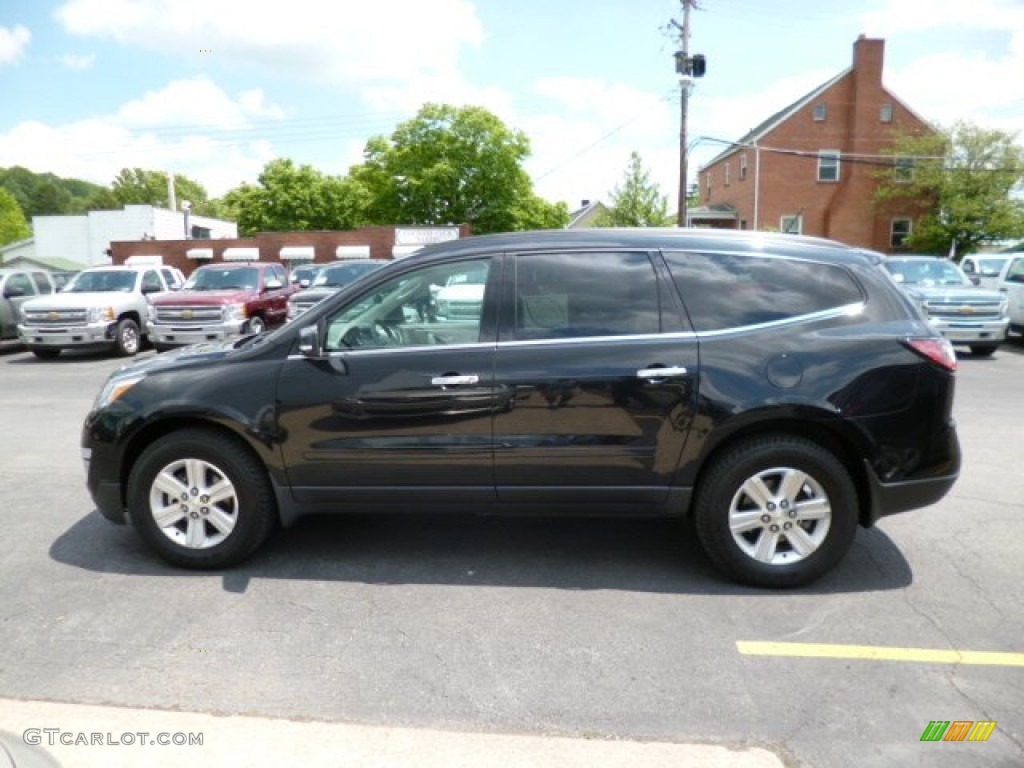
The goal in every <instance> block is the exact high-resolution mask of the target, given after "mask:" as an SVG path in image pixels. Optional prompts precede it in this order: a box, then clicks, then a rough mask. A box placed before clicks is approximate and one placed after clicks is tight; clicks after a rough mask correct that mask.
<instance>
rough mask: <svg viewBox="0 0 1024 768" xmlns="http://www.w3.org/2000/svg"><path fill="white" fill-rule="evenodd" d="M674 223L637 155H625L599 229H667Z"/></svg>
mask: <svg viewBox="0 0 1024 768" xmlns="http://www.w3.org/2000/svg"><path fill="white" fill-rule="evenodd" d="M674 222H675V217H673V216H672V215H671V214H670V213H669V211H668V198H667V197H666V196H665V195H663V194H662V192H661V189H660V188H659V187H658V185H657V184H655V183H654V182H653V181H651V174H650V172H648V170H647V169H646V168H644V164H643V160H641V159H640V153H638V152H635V151H634V152H632V153H630V155H629V165H628V166H626V173H625V174H624V176H623V178H622V183H621V184H617V185H616V186H615V189H614V190H612V194H611V205H609V206H608V211H607V212H606V213H602V215H601V216H600V217H599V218H598V220H597V226H599V227H667V226H670V225H672V224H673V223H674Z"/></svg>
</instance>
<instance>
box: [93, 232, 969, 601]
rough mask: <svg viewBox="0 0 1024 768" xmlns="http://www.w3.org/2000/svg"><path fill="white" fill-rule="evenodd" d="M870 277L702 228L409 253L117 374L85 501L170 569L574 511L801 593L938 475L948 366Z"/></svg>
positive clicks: (909, 312) (507, 238) (947, 452)
mask: <svg viewBox="0 0 1024 768" xmlns="http://www.w3.org/2000/svg"><path fill="white" fill-rule="evenodd" d="M879 261H880V257H879V256H878V255H877V254H872V253H869V252H862V251H858V250H854V249H851V248H848V247H845V246H842V245H839V244H837V243H834V242H830V241H825V240H814V239H809V238H800V237H794V236H788V235H775V236H772V235H765V234H762V233H738V232H724V231H719V232H715V231H693V230H690V231H687V230H669V231H662V230H591V231H587V232H584V231H549V232H529V233H517V234H509V235H492V236H485V237H478V238H468V239H465V240H460V241H455V242H450V243H444V244H440V245H436V246H431V247H428V248H425V249H423V250H422V251H421V252H419V253H417V254H416V255H414V256H410V257H408V258H405V259H402V260H400V261H396V262H393V263H390V264H388V265H387V266H386V267H384V268H382V269H380V270H378V271H377V272H375V273H373V274H371V275H368V276H366V277H365V278H364V279H362V280H360V281H358V282H357V283H355V284H353V285H352V286H350V287H348V288H343V289H342V290H341V291H339V292H338V293H337V294H335V295H334V296H331V297H329V298H327V299H325V300H324V301H322V302H321V303H319V304H317V305H316V306H315V307H313V308H312V309H310V310H309V311H308V312H306V313H305V314H303V315H302V316H301V317H299V318H298V319H297V320H295V321H294V322H292V323H289V324H288V325H286V326H284V327H283V328H281V329H279V330H277V331H275V332H273V333H269V334H261V335H259V336H249V337H246V338H244V339H241V340H237V341H232V342H223V343H211V344H207V345H203V346H197V347H190V348H186V349H182V350H178V351H177V352H172V353H169V354H164V355H160V356H159V357H156V358H152V359H149V360H146V361H141V362H139V363H136V364H134V365H131V366H129V367H127V368H124V369H122V370H120V371H118V372H117V373H115V374H113V375H112V376H111V377H110V379H109V380H108V381H107V383H106V385H105V386H104V387H103V390H102V392H101V393H100V395H99V397H98V399H97V400H96V404H95V407H94V408H93V410H92V412H91V413H90V414H89V415H88V416H87V417H86V420H85V425H84V428H83V432H82V446H83V456H84V457H85V461H86V463H87V467H88V469H87V474H88V487H89V491H90V493H91V494H92V497H93V499H94V500H95V502H96V504H97V506H98V507H99V509H100V511H101V512H102V513H103V515H104V516H106V517H107V518H109V519H110V520H113V521H115V522H119V523H120V522H124V521H125V518H126V515H128V516H130V518H131V520H132V522H133V524H134V526H135V527H136V528H137V529H138V531H139V533H140V534H141V535H142V536H143V538H145V539H146V541H147V542H148V543H149V544H150V545H152V547H153V548H155V549H156V551H157V552H158V553H159V554H160V555H162V556H163V557H164V558H166V559H167V560H169V561H171V562H173V563H176V564H178V565H182V566H187V567H194V568H214V567H222V566H228V565H231V564H234V563H238V562H239V561H241V560H243V559H244V558H245V557H247V556H248V555H249V554H250V553H252V552H253V551H254V550H255V549H256V548H257V547H258V546H259V545H260V544H261V543H263V541H264V540H265V539H266V538H267V537H268V535H269V534H270V532H271V531H272V530H273V529H274V526H275V523H277V522H279V521H280V522H281V523H283V524H284V525H290V524H291V523H293V522H294V521H295V520H296V519H297V518H299V517H300V516H302V515H306V514H310V513H323V512H332V513H333V512H346V511H348V512H352V511H355V512H372V511H386V510H389V509H408V508H415V509H419V510H424V511H428V510H430V511H436V510H444V511H468V512H485V511H486V512H494V511H507V512H523V511H529V512H537V511H542V512H545V513H552V514H558V513H578V512H586V513H592V514H608V513H618V514H624V515H643V514H661V515H680V516H682V515H688V516H692V517H693V518H694V519H695V521H696V530H697V533H698V535H699V537H700V540H701V542H702V543H703V545H704V548H705V550H706V551H707V554H708V555H709V557H710V558H711V560H712V561H714V563H715V564H717V565H718V566H719V567H720V568H721V569H722V570H723V571H724V572H725V573H727V574H729V575H730V576H731V577H732V578H734V579H737V580H739V581H742V582H745V583H749V584H755V585H762V586H775V587H785V586H796V585H800V584H805V583H807V582H809V581H811V580H813V579H815V578H817V577H819V576H821V575H822V574H824V573H825V572H826V571H828V570H829V569H830V568H832V567H833V566H834V565H835V564H836V563H837V562H838V561H839V560H840V558H842V556H843V554H844V553H845V552H846V551H847V549H848V548H849V546H850V544H851V541H852V540H853V537H854V533H855V530H856V527H857V524H858V523H860V524H861V525H865V526H867V525H871V524H872V523H874V522H875V521H876V520H877V519H878V518H879V517H881V516H883V515H889V514H892V513H895V512H901V511H904V510H910V509H914V508H917V507H923V506H926V505H928V504H932V503H934V502H936V501H938V500H939V499H941V498H942V497H943V496H944V495H945V494H946V492H947V491H948V490H949V489H950V487H951V486H952V485H953V483H954V482H955V480H956V478H957V475H958V472H959V467H960V450H959V444H958V442H957V437H956V431H955V427H954V424H953V420H952V418H951V410H952V403H953V388H954V373H953V371H954V369H955V367H956V359H955V356H954V354H953V351H952V348H951V346H950V344H949V342H948V341H946V340H945V339H943V338H942V337H941V336H939V335H938V334H937V333H936V332H935V331H933V330H932V329H931V328H930V327H929V325H928V324H927V322H925V320H924V319H923V317H922V316H921V315H920V314H919V312H918V310H917V309H916V307H914V305H913V304H912V303H911V302H910V301H909V300H908V299H907V297H905V296H904V295H903V293H902V292H901V291H900V290H899V289H898V288H897V287H896V285H895V284H894V283H893V281H892V280H891V279H890V278H889V277H888V276H887V275H886V274H885V273H884V272H883V270H882V268H881V267H880V266H879ZM481 274H483V275H484V277H483V280H482V282H481V281H480V280H478V279H476V278H477V277H479V276H480V275H481ZM470 278H473V279H470ZM451 286H463V288H462V290H461V291H452V290H451ZM442 290H447V291H448V294H450V295H447V298H446V301H447V302H448V303H449V304H457V305H458V307H457V308H458V311H457V312H455V311H452V307H451V306H449V307H448V309H447V311H444V312H439V311H438V307H437V304H438V299H437V297H438V295H439V294H440V293H441V291H442Z"/></svg>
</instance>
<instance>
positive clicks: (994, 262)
mask: <svg viewBox="0 0 1024 768" xmlns="http://www.w3.org/2000/svg"><path fill="white" fill-rule="evenodd" d="M1007 260H1008V257H1006V256H1003V255H992V254H972V255H970V256H964V257H963V258H962V259H961V260H960V269H962V270H963V271H964V274H965V275H967V277H968V278H970V281H971V282H972V283H974V284H975V285H980V286H981V287H982V288H996V287H997V285H998V283H999V273H1000V272H1001V271H1002V269H1003V266H1004V265H1005V264H1006V262H1007Z"/></svg>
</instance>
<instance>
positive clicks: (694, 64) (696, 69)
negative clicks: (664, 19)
mask: <svg viewBox="0 0 1024 768" xmlns="http://www.w3.org/2000/svg"><path fill="white" fill-rule="evenodd" d="M680 2H682V4H683V23H682V24H680V23H679V22H678V21H676V20H675V19H672V22H671V23H672V26H674V27H675V28H676V29H678V30H679V42H680V50H678V51H676V52H675V59H676V72H677V73H678V74H679V212H678V215H677V217H676V224H677V225H678V226H680V227H685V226H686V174H687V168H686V116H687V115H686V113H687V109H688V107H689V101H690V91H691V90H692V89H693V79H694V78H695V77H703V76H704V69H705V61H704V57H703V56H702V55H700V54H697V55H696V56H692V57H691V56H690V9H691V8H696V7H697V2H696V0H680Z"/></svg>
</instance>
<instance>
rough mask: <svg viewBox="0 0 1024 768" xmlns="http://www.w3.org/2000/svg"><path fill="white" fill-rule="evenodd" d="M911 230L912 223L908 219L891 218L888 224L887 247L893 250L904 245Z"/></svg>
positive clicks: (912, 229)
mask: <svg viewBox="0 0 1024 768" xmlns="http://www.w3.org/2000/svg"><path fill="white" fill-rule="evenodd" d="M913 231H914V224H913V222H912V221H911V220H910V219H893V220H892V223H891V224H890V225H889V247H890V248H892V249H894V250H895V249H899V248H903V247H905V246H906V243H907V238H908V237H910V234H911V233H912V232H913Z"/></svg>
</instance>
